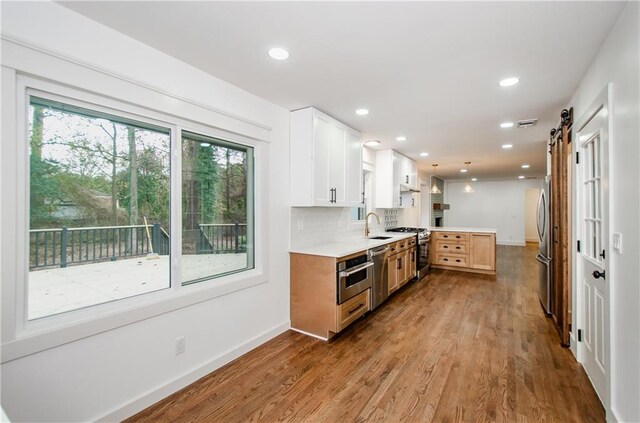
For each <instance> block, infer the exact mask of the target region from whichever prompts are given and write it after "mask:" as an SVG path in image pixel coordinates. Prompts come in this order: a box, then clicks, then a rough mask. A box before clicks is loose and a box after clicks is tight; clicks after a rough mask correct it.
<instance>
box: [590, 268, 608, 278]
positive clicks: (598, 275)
mask: <svg viewBox="0 0 640 423" xmlns="http://www.w3.org/2000/svg"><path fill="white" fill-rule="evenodd" d="M592 275H593V277H594V278H596V279H600V278H602V279H606V278H605V277H604V270H603V271H602V272H598V271H597V270H594V271H593V273H592Z"/></svg>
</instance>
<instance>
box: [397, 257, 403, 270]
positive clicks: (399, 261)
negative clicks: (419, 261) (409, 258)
mask: <svg viewBox="0 0 640 423" xmlns="http://www.w3.org/2000/svg"><path fill="white" fill-rule="evenodd" d="M400 269H402V259H401V258H399V259H398V266H397V267H396V270H400Z"/></svg>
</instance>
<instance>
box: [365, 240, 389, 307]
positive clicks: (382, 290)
mask: <svg viewBox="0 0 640 423" xmlns="http://www.w3.org/2000/svg"><path fill="white" fill-rule="evenodd" d="M388 256H389V247H388V246H386V245H385V246H383V247H378V248H372V249H371V250H369V257H370V259H371V261H373V281H372V283H371V310H373V309H375V308H376V307H378V306H379V305H380V304H382V303H383V302H384V301H385V300H386V299H387V297H389V274H388V272H387V266H388V265H387V258H388Z"/></svg>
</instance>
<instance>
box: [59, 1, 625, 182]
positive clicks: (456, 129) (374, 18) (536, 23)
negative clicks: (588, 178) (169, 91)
mask: <svg viewBox="0 0 640 423" xmlns="http://www.w3.org/2000/svg"><path fill="white" fill-rule="evenodd" d="M62 4H64V5H65V6H66V7H69V8H70V9H73V10H75V11H77V12H79V13H81V14H83V15H86V16H88V17H89V18H91V19H94V20H96V21H98V22H101V23H103V24H105V25H107V26H109V27H112V28H114V29H116V30H117V31H119V32H122V33H124V34H127V35H129V36H131V37H132V38H135V39H138V40H140V41H141V42H143V43H146V44H148V45H150V46H153V47H155V48H156V49H158V50H161V51H163V52H166V53H168V54H170V55H172V56H174V57H177V58H179V59H181V60H183V61H185V62H187V63H189V64H191V65H193V66H195V67H198V68H200V69H202V70H204V71H206V72H208V73H210V74H212V75H214V76H216V77H218V78H221V79H224V80H226V81H228V82H230V83H232V84H234V85H237V86H239V87H241V88H243V89H245V90H247V91H250V92H253V93H255V94H256V95H258V96H260V97H263V98H265V99H267V100H270V101H272V102H274V103H276V104H279V105H281V106H283V107H285V108H287V109H289V110H293V109H296V108H300V107H305V106H309V105H312V106H315V107H318V108H319V109H321V110H323V111H324V112H326V113H328V114H330V115H332V116H334V117H336V118H337V119H339V120H341V121H343V122H345V123H347V124H349V125H351V126H353V127H354V128H356V129H359V130H361V131H362V132H363V133H364V134H365V139H379V140H380V141H382V143H381V145H380V146H379V147H378V148H393V149H396V150H398V151H400V152H402V153H404V154H406V155H408V156H410V157H412V158H414V159H416V160H417V161H418V162H419V167H420V168H421V169H430V168H431V164H432V163H439V167H438V174H439V175H441V176H444V177H445V178H447V179H455V178H460V177H461V174H460V172H459V170H460V168H462V167H464V165H463V163H464V162H465V161H466V160H470V161H471V162H472V164H471V167H470V172H469V173H470V175H471V176H476V177H478V178H480V179H497V178H513V177H516V176H517V175H526V176H539V175H543V174H545V169H546V159H545V153H544V152H545V143H546V140H547V138H548V134H549V130H550V129H551V128H552V127H553V126H555V125H556V124H557V122H558V120H559V114H560V111H561V109H562V108H563V107H564V106H566V105H567V103H568V101H569V100H570V98H571V95H572V94H573V92H574V91H575V90H576V88H577V86H578V83H579V81H580V79H581V78H582V76H583V74H584V73H585V72H586V70H587V68H588V66H589V64H590V63H591V61H592V60H593V58H594V57H595V55H596V53H597V51H598V50H599V48H600V46H601V44H602V43H603V41H604V39H605V37H606V35H607V34H608V33H609V30H610V29H611V27H612V26H613V24H614V22H615V20H616V19H617V17H618V15H619V14H620V12H621V11H622V8H623V6H624V3H621V2H509V3H507V2H470V3H466V2H465V3H462V2H455V3H441V2H431V3H418V2H411V3H400V2H385V3H382V2H368V3H365V2H350V3H337V2H323V3H319V2H317V3H311V2H300V3H297V2H279V3H269V2H258V3H253V2H252V3H247V2H222V3H221V2H156V1H154V2H147V1H143V2H132V1H129V2H113V1H109V2H95V1H73V2H63V3H62ZM273 46H283V47H286V48H287V49H288V50H289V51H290V52H291V58H290V59H289V60H287V61H283V62H279V61H275V60H272V59H270V58H269V57H268V56H267V50H268V49H269V48H270V47H273ZM508 76H518V77H520V78H521V83H520V84H518V85H516V86H515V87H510V88H501V87H499V86H498V81H499V80H501V79H502V78H505V77H508ZM360 107H365V108H367V109H369V110H370V114H369V115H368V116H364V117H361V116H356V115H355V113H354V111H355V109H356V108H360ZM528 118H538V119H539V122H538V125H537V126H535V127H533V128H529V129H516V128H511V129H501V128H500V127H499V123H500V122H503V121H516V120H521V119H528ZM398 135H405V136H407V138H408V139H407V141H405V142H397V141H395V138H396V136H398ZM503 143H512V144H513V145H514V148H513V149H511V150H503V149H502V148H501V147H500V146H501V145H502V144H503ZM422 151H426V152H428V153H429V157H427V158H422V157H420V156H419V153H420V152H422ZM522 163H529V164H531V168H530V169H528V170H526V171H525V170H522V169H521V168H520V165H521V164H522Z"/></svg>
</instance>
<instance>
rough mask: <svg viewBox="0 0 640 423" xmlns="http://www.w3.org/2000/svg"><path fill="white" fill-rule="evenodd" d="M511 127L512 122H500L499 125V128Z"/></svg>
mask: <svg viewBox="0 0 640 423" xmlns="http://www.w3.org/2000/svg"><path fill="white" fill-rule="evenodd" d="M512 126H513V122H502V123H501V124H500V128H511V127H512Z"/></svg>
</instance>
